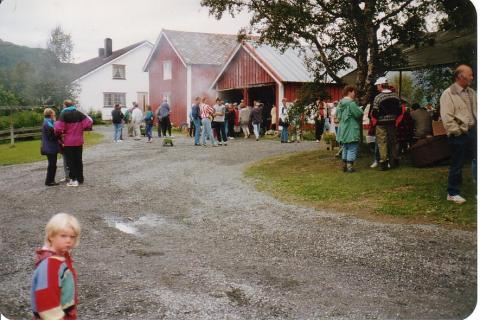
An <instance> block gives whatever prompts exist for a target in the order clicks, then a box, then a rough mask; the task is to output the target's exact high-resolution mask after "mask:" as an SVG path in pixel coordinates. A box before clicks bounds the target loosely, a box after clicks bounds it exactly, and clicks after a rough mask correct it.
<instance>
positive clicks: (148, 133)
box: [145, 124, 153, 141]
mask: <svg viewBox="0 0 480 320" xmlns="http://www.w3.org/2000/svg"><path fill="white" fill-rule="evenodd" d="M152 128H153V124H147V126H146V127H145V135H146V136H147V139H148V141H150V140H152Z"/></svg>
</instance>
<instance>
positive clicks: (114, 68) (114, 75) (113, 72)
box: [112, 64, 127, 80]
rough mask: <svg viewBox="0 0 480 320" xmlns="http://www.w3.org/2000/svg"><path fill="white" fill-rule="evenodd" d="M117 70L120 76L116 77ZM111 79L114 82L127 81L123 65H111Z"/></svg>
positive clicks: (125, 68)
mask: <svg viewBox="0 0 480 320" xmlns="http://www.w3.org/2000/svg"><path fill="white" fill-rule="evenodd" d="M117 70H120V76H116V71H117ZM122 73H123V74H122ZM112 79H114V80H126V79H127V67H126V66H125V65H124V64H112Z"/></svg>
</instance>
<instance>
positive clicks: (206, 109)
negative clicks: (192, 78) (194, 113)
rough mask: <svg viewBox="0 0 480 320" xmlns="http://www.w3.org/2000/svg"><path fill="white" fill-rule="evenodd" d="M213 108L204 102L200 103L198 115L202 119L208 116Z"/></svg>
mask: <svg viewBox="0 0 480 320" xmlns="http://www.w3.org/2000/svg"><path fill="white" fill-rule="evenodd" d="M214 111H215V110H214V109H213V108H212V107H211V106H209V105H208V104H206V103H202V104H201V105H200V117H201V118H202V119H205V118H208V117H210V116H211V115H212V114H213V112H214Z"/></svg>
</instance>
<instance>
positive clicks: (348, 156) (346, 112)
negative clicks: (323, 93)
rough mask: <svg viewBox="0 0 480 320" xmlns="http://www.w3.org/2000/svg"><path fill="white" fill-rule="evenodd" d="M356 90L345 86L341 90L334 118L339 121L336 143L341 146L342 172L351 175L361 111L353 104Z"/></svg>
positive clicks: (357, 142) (356, 149)
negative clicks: (341, 94)
mask: <svg viewBox="0 0 480 320" xmlns="http://www.w3.org/2000/svg"><path fill="white" fill-rule="evenodd" d="M356 92H357V89H356V88H355V87H353V86H346V87H345V88H344V89H343V92H342V93H343V99H342V100H341V101H340V102H339V104H338V106H337V111H336V117H337V118H338V119H339V121H340V122H339V129H338V135H337V141H338V142H340V143H341V144H342V147H343V152H342V160H343V171H344V172H349V173H352V172H354V171H355V170H354V169H353V163H354V162H355V160H356V159H357V152H358V144H359V142H360V122H361V120H362V117H363V110H362V109H361V108H360V107H359V106H358V105H357V103H356V102H355V100H354V99H355V95H356Z"/></svg>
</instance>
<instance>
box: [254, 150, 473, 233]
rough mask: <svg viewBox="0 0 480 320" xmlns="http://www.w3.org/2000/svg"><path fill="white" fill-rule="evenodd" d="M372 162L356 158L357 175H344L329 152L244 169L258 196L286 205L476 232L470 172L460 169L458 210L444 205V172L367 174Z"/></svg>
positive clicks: (405, 169) (416, 170)
mask: <svg viewBox="0 0 480 320" xmlns="http://www.w3.org/2000/svg"><path fill="white" fill-rule="evenodd" d="M370 163H371V157H370V156H369V155H366V154H365V155H363V156H361V157H360V158H359V159H358V161H357V162H356V163H355V167H356V169H357V172H355V173H353V174H347V173H344V172H343V171H342V170H341V166H342V164H341V161H340V160H339V159H335V158H334V157H333V153H332V152H331V151H326V150H316V151H310V152H303V153H296V154H290V155H284V156H280V157H274V158H268V159H265V160H263V161H261V162H258V163H257V164H254V165H252V166H250V167H249V168H247V170H246V172H245V175H246V176H247V177H249V178H252V179H254V181H255V184H256V187H257V188H258V189H259V190H262V191H265V192H268V193H270V194H272V195H273V196H275V197H277V198H279V199H281V200H284V201H287V202H295V203H302V204H305V205H308V206H313V207H315V208H319V209H330V210H333V211H341V212H347V213H354V214H359V215H365V216H369V217H374V218H381V217H384V218H385V217H387V218H389V219H390V218H391V217H393V216H395V217H401V218H404V219H405V220H407V221H412V222H422V221H425V222H436V223H441V224H450V225H453V226H455V227H462V228H467V229H468V228H474V227H476V221H477V220H476V218H477V208H476V199H475V186H474V185H473V182H472V176H471V171H470V166H469V165H468V166H465V168H464V170H465V171H464V173H463V177H464V183H463V186H462V196H464V197H465V198H466V199H467V202H466V203H465V204H463V205H457V204H453V203H451V202H447V201H446V186H447V177H448V166H446V165H443V166H436V167H431V168H415V167H412V166H411V165H409V164H408V163H406V161H403V162H402V165H401V167H400V168H398V169H395V170H390V171H386V172H381V171H378V170H374V169H370V168H369V165H370Z"/></svg>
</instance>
